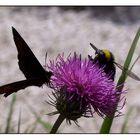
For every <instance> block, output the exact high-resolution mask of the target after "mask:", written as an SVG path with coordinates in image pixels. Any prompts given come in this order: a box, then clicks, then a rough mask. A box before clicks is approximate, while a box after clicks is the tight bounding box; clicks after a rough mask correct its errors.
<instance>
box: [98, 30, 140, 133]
mask: <svg viewBox="0 0 140 140" xmlns="http://www.w3.org/2000/svg"><path fill="white" fill-rule="evenodd" d="M139 37H140V28H139V29H138V31H137V33H136V36H135V38H134V40H133V42H132V45H131V47H130V50H129V52H128V55H127V58H126V60H125V63H124V67H125V68H126V69H129V66H130V63H131V60H132V57H133V54H134V51H135V49H136V45H137V43H138V40H139ZM126 78H127V74H126V73H125V72H122V74H121V76H120V78H119V80H118V83H117V86H119V89H118V92H121V91H122V89H123V86H124V82H125V80H126ZM120 85H121V86H120ZM114 115H115V113H114ZM114 115H113V116H114ZM113 119H114V117H110V118H109V117H106V118H105V120H104V121H103V124H102V126H101V129H100V133H105V134H108V133H109V132H110V129H111V126H112V122H113Z"/></svg>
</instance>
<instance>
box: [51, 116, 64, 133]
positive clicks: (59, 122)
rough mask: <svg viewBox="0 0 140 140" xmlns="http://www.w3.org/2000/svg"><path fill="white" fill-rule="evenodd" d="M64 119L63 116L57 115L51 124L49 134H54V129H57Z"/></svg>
mask: <svg viewBox="0 0 140 140" xmlns="http://www.w3.org/2000/svg"><path fill="white" fill-rule="evenodd" d="M64 120H65V117H64V116H63V115H61V114H60V115H59V116H58V118H57V120H56V122H55V124H54V125H53V128H52V130H51V132H50V134H55V133H56V131H57V130H58V128H59V126H60V125H61V123H62V122H63V121H64Z"/></svg>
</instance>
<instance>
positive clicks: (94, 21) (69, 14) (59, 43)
mask: <svg viewBox="0 0 140 140" xmlns="http://www.w3.org/2000/svg"><path fill="white" fill-rule="evenodd" d="M11 26H14V27H15V28H16V29H17V30H18V32H19V33H20V34H21V35H22V37H23V38H24V39H25V40H26V42H27V43H28V45H29V46H30V48H31V49H32V51H33V52H34V54H35V55H36V57H37V58H38V60H39V61H40V63H41V64H42V65H44V63H45V53H46V51H47V52H48V60H47V62H49V59H55V58H56V56H57V55H58V53H63V52H65V56H67V55H68V54H69V53H72V52H75V51H76V52H77V53H79V54H80V53H81V54H82V55H83V57H87V55H88V54H90V55H93V56H94V51H93V50H92V49H91V47H90V46H89V43H90V42H92V43H93V44H94V45H96V46H97V47H98V48H103V49H109V50H110V51H111V52H113V54H114V55H115V58H116V62H118V63H120V64H122V65H123V62H124V60H125V58H126V55H127V52H128V50H129V48H130V45H131V43H132V40H133V39H134V36H135V34H136V31H137V30H138V27H139V26H140V7H0V85H3V84H7V83H9V82H14V81H18V80H21V79H24V75H23V74H22V72H21V71H20V70H19V67H18V63H17V50H16V47H15V44H14V42H13V37H12V31H11ZM139 46H140V44H138V47H137V49H136V52H135V54H134V59H133V61H134V60H135V59H136V57H137V56H138V55H139V54H140V47H139ZM139 69H140V61H138V62H137V64H136V65H135V67H134V69H133V72H135V73H136V74H137V75H139V76H140V70H139ZM120 73H121V71H120V70H119V69H117V74H116V82H117V80H118V77H119V75H120ZM125 89H127V90H128V93H127V95H125V96H126V98H127V102H126V105H125V107H124V108H123V110H122V111H123V114H124V115H123V116H120V117H118V118H115V120H114V122H113V126H112V129H111V132H112V133H120V129H121V128H122V124H123V122H124V120H125V117H126V114H127V112H128V111H129V109H130V108H131V107H133V109H132V112H131V114H130V115H129V122H128V124H127V132H128V133H139V132H140V117H139V116H140V113H139V112H140V111H139V110H140V93H139V89H140V82H137V81H135V80H133V79H131V78H128V80H127V81H126V84H125ZM49 93H51V90H49V89H48V88H47V87H46V86H43V88H38V87H29V88H27V89H25V90H21V91H19V92H18V93H15V94H16V106H15V108H14V114H13V118H12V126H11V127H12V128H13V130H11V133H12V132H15V130H16V129H17V123H18V116H19V112H20V110H21V132H22V133H24V132H25V130H26V129H27V128H29V127H31V126H32V125H33V123H34V121H35V119H36V118H35V116H34V115H33V113H32V112H31V109H30V108H29V106H31V107H32V108H33V109H34V111H35V112H36V113H37V114H38V115H39V116H41V118H42V119H43V120H46V121H48V122H50V123H51V124H53V123H54V121H55V120H56V118H57V115H56V116H51V117H50V116H47V115H46V114H47V113H49V112H52V111H54V110H55V108H53V107H51V106H49V105H48V104H47V103H46V102H45V100H48V94H49ZM11 99H12V96H9V97H8V98H4V97H2V96H1V97H0V110H1V111H0V130H1V132H3V130H4V129H5V123H6V118H7V114H8V111H9V106H10V102H11ZM102 122H103V119H102V118H100V117H98V116H97V115H96V114H95V115H94V118H80V119H79V125H80V126H81V127H80V128H79V127H77V126H76V125H75V124H74V123H72V125H67V124H66V123H65V122H63V124H62V125H61V127H60V129H59V131H60V132H61V133H98V132H99V128H100V125H101V124H102ZM34 133H47V131H46V130H45V129H44V128H43V127H42V126H41V125H39V124H38V125H37V127H36V128H35V130H34Z"/></svg>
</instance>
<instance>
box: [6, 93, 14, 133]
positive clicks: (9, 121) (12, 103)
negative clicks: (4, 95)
mask: <svg viewBox="0 0 140 140" xmlns="http://www.w3.org/2000/svg"><path fill="white" fill-rule="evenodd" d="M15 102H16V95H13V97H12V101H11V104H10V106H9V108H10V109H9V113H8V118H7V121H6V122H7V123H6V128H5V133H9V131H10V125H11V120H12V115H13V110H14V104H15Z"/></svg>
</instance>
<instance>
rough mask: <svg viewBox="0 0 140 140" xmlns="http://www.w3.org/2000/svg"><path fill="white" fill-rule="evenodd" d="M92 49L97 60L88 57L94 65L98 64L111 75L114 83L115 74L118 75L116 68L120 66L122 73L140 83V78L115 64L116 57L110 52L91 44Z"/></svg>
mask: <svg viewBox="0 0 140 140" xmlns="http://www.w3.org/2000/svg"><path fill="white" fill-rule="evenodd" d="M90 45H91V47H92V48H93V49H94V50H95V58H94V59H93V58H92V56H90V55H88V57H89V59H90V60H91V61H92V62H93V63H97V64H98V66H99V68H100V67H103V69H104V72H105V73H106V74H107V75H109V77H110V79H112V80H113V81H114V78H115V74H116V66H118V67H119V68H120V69H121V70H122V71H124V72H126V74H127V75H128V76H130V77H131V78H133V79H135V80H138V81H140V78H139V77H138V76H137V75H135V74H134V73H133V72H131V71H130V70H128V69H126V68H124V67H123V66H121V65H120V64H118V63H116V62H115V59H114V55H113V54H112V53H111V52H110V51H109V50H100V49H97V48H96V47H95V46H94V45H93V44H92V43H90Z"/></svg>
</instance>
